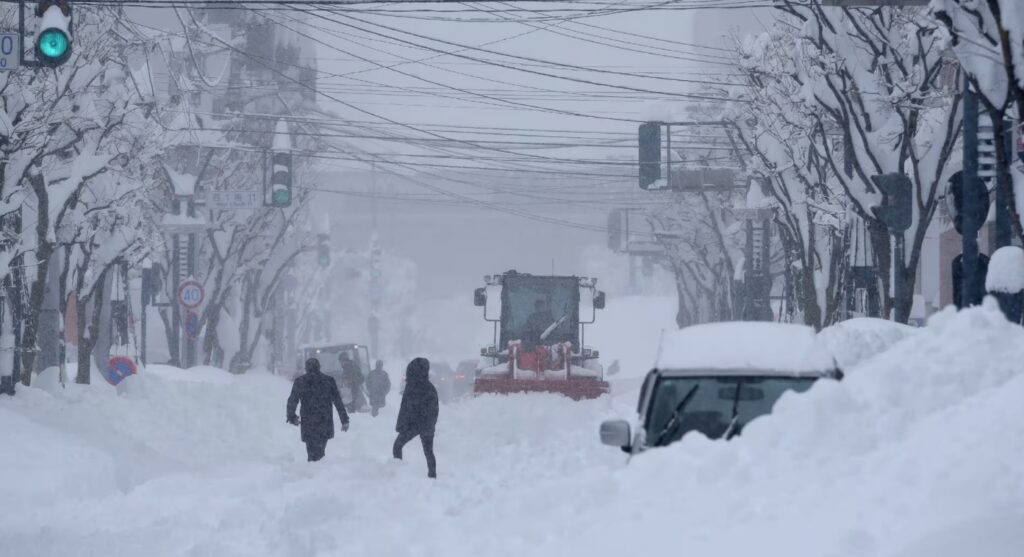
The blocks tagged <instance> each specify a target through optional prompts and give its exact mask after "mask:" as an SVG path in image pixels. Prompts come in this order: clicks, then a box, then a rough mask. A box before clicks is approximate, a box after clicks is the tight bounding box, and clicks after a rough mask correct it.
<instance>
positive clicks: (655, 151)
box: [637, 122, 661, 189]
mask: <svg viewBox="0 0 1024 557" xmlns="http://www.w3.org/2000/svg"><path fill="white" fill-rule="evenodd" d="M637 135H638V138H637V139H638V144H639V146H640V152H639V161H640V188H641V189H647V188H649V187H650V186H651V184H653V183H655V182H657V181H658V180H660V179H661V122H644V123H643V124H640V129H639V132H638V134H637Z"/></svg>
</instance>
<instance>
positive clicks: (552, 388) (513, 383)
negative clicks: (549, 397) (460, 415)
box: [473, 377, 608, 400]
mask: <svg viewBox="0 0 1024 557" xmlns="http://www.w3.org/2000/svg"><path fill="white" fill-rule="evenodd" d="M473 393H474V394H481V393H491V394H502V395H508V394H515V393H555V394H560V395H563V396H567V397H569V398H571V399H573V400H591V399H595V398H599V397H600V396H602V395H606V394H608V382H607V381H599V380H597V379H590V378H575V379H561V380H558V379H512V378H509V377H478V378H477V379H476V381H475V382H474V383H473Z"/></svg>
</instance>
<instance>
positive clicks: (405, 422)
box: [392, 358, 438, 478]
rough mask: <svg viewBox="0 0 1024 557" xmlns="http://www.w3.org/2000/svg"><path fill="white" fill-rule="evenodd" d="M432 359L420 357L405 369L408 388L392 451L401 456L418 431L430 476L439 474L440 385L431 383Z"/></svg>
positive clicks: (404, 394)
mask: <svg viewBox="0 0 1024 557" xmlns="http://www.w3.org/2000/svg"><path fill="white" fill-rule="evenodd" d="M429 373H430V362H429V361H428V360H427V359H426V358H416V359H414V360H413V361H411V362H409V366H408V367H407V368H406V370H405V390H404V391H403V393H402V405H401V406H400V407H399V409H398V423H397V424H396V426H395V430H396V431H398V438H397V439H395V446H394V448H393V449H392V454H393V456H394V457H395V458H397V459H399V460H401V458H402V447H404V446H405V444H406V443H408V442H409V441H412V439H413V438H414V437H416V436H417V435H418V436H419V438H420V442H421V443H422V444H423V456H425V457H426V459H427V477H428V478H436V477H437V462H436V460H435V459H434V429H435V427H436V426H437V413H438V404H437V389H435V388H434V386H433V385H431V384H430V375H429Z"/></svg>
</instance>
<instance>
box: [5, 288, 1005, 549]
mask: <svg viewBox="0 0 1024 557" xmlns="http://www.w3.org/2000/svg"><path fill="white" fill-rule="evenodd" d="M853 328H856V327H853ZM868 328H869V329H870V328H871V327H868ZM883 336H884V335H883ZM837 338H842V337H837ZM613 349H614V350H626V349H625V348H623V347H622V346H619V345H613V346H603V347H602V350H613ZM1022 361H1024V329H1021V328H1020V327H1016V326H1012V325H1010V324H1009V323H1007V322H1006V321H1005V319H1004V318H1003V317H1002V315H1001V313H999V312H998V310H996V309H995V308H994V307H993V306H992V304H991V303H987V304H986V305H985V306H983V307H979V308H973V309H969V310H966V311H963V312H960V313H956V312H954V311H951V310H947V311H945V312H941V313H939V314H937V315H936V316H933V318H932V320H931V321H930V323H929V325H928V327H926V328H924V329H922V330H920V331H917V332H915V333H914V334H911V335H908V336H906V338H904V339H903V340H901V341H899V342H896V343H895V344H892V345H891V346H890V347H889V348H888V349H887V350H886V351H885V352H883V353H881V354H878V355H877V356H875V357H873V358H870V359H866V360H863V361H862V362H861V363H860V365H858V366H857V372H856V373H850V374H848V375H847V378H846V379H845V380H844V381H842V382H834V381H822V382H819V383H818V384H816V386H815V387H814V388H812V389H811V390H810V391H809V392H807V393H804V394H801V395H786V396H784V397H783V398H782V399H781V400H780V401H779V403H778V404H777V405H776V408H775V412H774V414H773V415H772V416H770V417H765V418H762V419H759V420H757V421H755V422H753V423H751V424H750V425H749V426H748V427H747V428H746V429H745V430H744V434H743V436H742V437H739V438H737V439H736V440H734V441H732V442H728V443H727V442H712V441H709V440H707V439H706V438H704V437H701V436H700V435H696V434H694V435H689V436H687V437H686V438H684V439H683V440H682V441H681V442H679V443H677V444H675V445H673V446H671V447H668V448H665V449H657V450H652V451H648V452H646V453H644V454H642V455H640V456H637V457H635V458H633V459H632V460H631V461H630V462H629V464H628V465H627V464H626V457H625V456H624V455H622V454H621V453H620V452H618V451H616V450H614V449H611V448H608V447H604V446H601V445H600V444H599V442H598V437H597V427H598V424H599V423H600V421H601V420H602V419H605V418H608V417H611V416H612V415H614V414H616V413H617V412H613V411H612V409H611V408H610V407H609V403H608V401H607V400H597V401H589V402H582V403H574V402H571V401H569V400H566V399H564V398H560V397H557V396H553V395H550V396H549V395H535V396H510V397H502V396H485V397H479V398H476V399H472V400H469V401H467V402H464V403H460V404H454V405H448V406H444V407H443V408H442V409H441V418H440V422H439V424H438V435H437V438H436V443H435V444H436V449H437V454H438V461H439V473H440V480H438V481H437V482H430V481H428V480H427V479H426V478H425V477H424V476H425V472H426V467H425V464H424V462H423V456H422V454H421V453H420V450H419V446H418V444H417V442H416V441H413V442H412V443H410V444H409V445H408V446H407V447H406V448H405V451H406V452H405V455H406V460H405V461H404V462H394V461H392V460H391V459H390V449H391V441H392V440H393V438H394V437H393V435H394V429H393V426H394V418H395V407H396V406H397V399H395V398H393V397H392V398H391V399H389V406H388V407H387V408H385V413H384V415H383V416H382V417H380V418H377V419H373V418H370V417H369V416H367V415H362V414H361V415H357V416H354V417H353V419H352V420H353V421H352V429H351V431H349V432H348V433H344V434H339V435H338V437H337V438H336V439H335V440H334V441H332V442H331V444H330V445H329V446H328V448H327V458H326V459H325V460H324V461H322V462H320V463H317V464H315V465H310V464H307V463H306V462H304V460H305V455H304V453H303V448H302V445H301V444H300V443H299V440H298V432H297V431H296V430H295V429H294V428H292V427H290V426H288V425H286V424H285V423H284V408H283V407H284V399H285V397H286V396H287V392H288V388H289V384H288V383H287V382H286V381H283V380H281V379H279V378H276V377H274V376H270V375H266V374H253V375H244V376H232V375H229V374H226V373H224V372H221V371H217V370H212V369H193V370H187V371H183V370H176V369H173V368H160V367H152V368H150V369H149V370H145V372H144V373H140V374H139V375H138V376H136V377H131V378H129V379H128V380H126V383H125V384H126V389H125V393H124V394H123V395H122V396H118V395H117V394H116V391H115V390H114V389H111V388H110V387H108V386H106V385H96V386H92V387H80V386H75V385H68V387H67V388H66V389H63V390H60V391H58V392H55V393H53V394H51V393H48V392H45V391H42V390H40V389H36V388H25V389H20V390H19V393H18V396H17V397H15V398H9V397H4V398H0V423H2V424H3V425H4V427H3V428H0V447H2V450H0V477H2V478H5V479H6V480H5V481H4V482H2V483H0V501H2V502H3V505H4V508H13V509H17V512H13V513H6V514H5V516H4V520H3V521H0V539H2V540H4V546H3V550H2V551H0V553H4V554H5V555H6V554H8V553H9V554H11V555H25V556H32V557H48V556H54V557H58V556H59V557H67V556H68V555H110V554H113V555H147V556H152V557H162V556H172V555H174V556H178V555H196V556H199V555H216V556H218V557H233V556H245V557H252V556H255V555H259V556H265V555H266V556H286V557H292V556H295V557H299V556H308V555H373V556H375V557H378V556H379V557H387V556H404V555H448V556H452V557H459V556H462V555H466V556H469V555H474V556H476V555H488V556H498V557H500V556H516V557H521V556H522V555H541V556H547V555H587V556H593V557H601V556H612V555H615V556H619V555H666V554H672V555H700V556H701V557H718V556H722V557H725V556H729V557H732V556H736V555H768V556H775V555H780V556H781V555H785V556H786V557H926V556H927V557H947V556H948V557H952V556H953V555H957V556H959V555H968V554H970V555H984V556H985V557H1009V556H1016V555H1018V554H1019V551H1020V548H1021V547H1024V531H1022V530H1021V529H1020V528H1019V525H1020V524H1021V523H1022V520H1024V472H1022V471H1021V462H1024V405H1022V404H1021V400H1024V370H1022V369H1021V363H1020V362H1022ZM627 406H628V405H627ZM624 411H627V412H628V411H629V408H625V409H624ZM12 478H13V479H14V480H13V481H12V480H11V479H12ZM15 484H16V485H15Z"/></svg>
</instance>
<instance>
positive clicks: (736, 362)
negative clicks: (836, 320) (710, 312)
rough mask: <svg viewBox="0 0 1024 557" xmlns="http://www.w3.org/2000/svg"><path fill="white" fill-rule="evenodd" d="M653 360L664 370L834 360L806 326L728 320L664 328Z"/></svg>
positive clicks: (821, 364) (804, 365)
mask: <svg viewBox="0 0 1024 557" xmlns="http://www.w3.org/2000/svg"><path fill="white" fill-rule="evenodd" d="M655 366H656V367H657V368H658V369H665V370H690V369H693V370H716V369H717V370H729V369H747V368H752V369H758V370H764V371H776V372H781V373H807V372H822V371H827V370H831V369H834V368H835V362H834V361H833V359H832V355H831V353H830V352H829V351H828V350H827V349H825V347H824V345H822V344H821V343H819V342H818V340H817V335H816V334H815V331H814V329H813V328H811V327H808V326H805V325H794V324H788V323H773V322H764V321H758V322H754V321H732V322H726V323H708V324H705V325H694V326H692V327H686V328H685V329H680V330H678V331H673V332H671V333H666V334H665V336H664V337H663V338H662V346H661V350H660V353H659V355H658V359H657V363H656V364H655Z"/></svg>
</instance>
